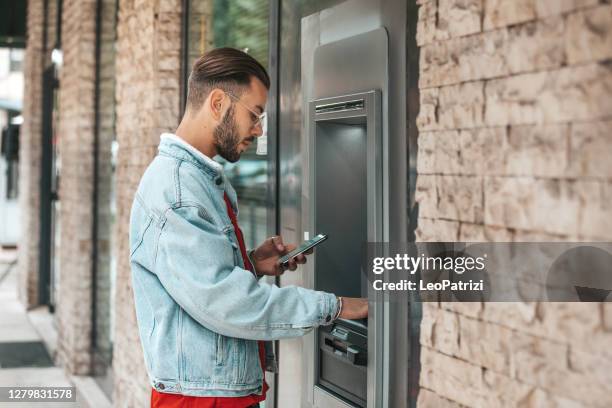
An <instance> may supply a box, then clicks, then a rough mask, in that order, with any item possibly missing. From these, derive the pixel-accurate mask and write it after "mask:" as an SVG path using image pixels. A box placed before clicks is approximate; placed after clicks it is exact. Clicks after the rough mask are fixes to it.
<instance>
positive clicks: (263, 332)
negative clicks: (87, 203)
mask: <svg viewBox="0 0 612 408" xmlns="http://www.w3.org/2000/svg"><path fill="white" fill-rule="evenodd" d="M224 191H225V192H226V193H227V195H228V197H229V199H230V203H231V205H232V207H233V209H234V212H236V214H237V213H238V208H237V205H236V193H235V191H234V189H233V188H232V187H231V185H230V183H229V182H228V180H227V178H226V177H225V176H224V174H223V171H222V167H221V165H220V164H219V163H217V162H215V161H213V160H212V159H210V158H207V157H206V156H204V155H202V154H201V153H200V152H198V151H196V150H195V149H194V148H193V147H191V146H189V145H187V144H186V142H184V141H182V140H181V139H178V137H177V136H175V135H162V139H161V142H160V145H159V153H158V155H157V156H156V157H155V159H154V160H153V161H152V162H151V164H150V165H149V167H148V168H147V170H146V171H145V173H144V175H143V176H142V179H141V181H140V184H139V186H138V190H137V191H136V195H135V198H134V202H133V204H132V210H131V215H130V264H131V271H132V284H133V290H134V301H135V307H136V316H137V319H138V330H139V334H140V340H141V344H142V347H143V350H144V358H145V363H146V367H147V372H148V375H149V378H150V381H151V385H152V386H153V387H154V388H155V389H157V390H158V391H161V392H169V393H180V394H184V395H193V396H243V395H249V394H261V392H262V382H263V371H262V367H261V364H260V361H259V354H258V344H257V340H277V339H281V338H288V337H297V336H302V335H304V334H306V333H307V332H308V331H310V330H311V329H312V328H314V327H316V326H319V325H326V324H330V323H331V322H332V320H333V317H332V316H334V315H335V313H336V311H337V307H338V305H337V302H336V297H335V296H334V295H333V294H330V293H325V292H319V291H314V290H310V289H305V288H301V287H297V286H286V287H282V288H280V287H278V286H276V285H271V284H268V283H265V282H262V281H259V280H258V279H257V278H256V277H255V276H254V275H253V274H252V273H251V272H249V271H248V270H246V269H244V263H243V260H242V256H241V254H240V248H239V246H238V241H237V239H236V234H235V232H234V228H233V226H232V222H231V220H230V218H229V216H228V214H227V208H226V205H225V202H224V199H223V193H224Z"/></svg>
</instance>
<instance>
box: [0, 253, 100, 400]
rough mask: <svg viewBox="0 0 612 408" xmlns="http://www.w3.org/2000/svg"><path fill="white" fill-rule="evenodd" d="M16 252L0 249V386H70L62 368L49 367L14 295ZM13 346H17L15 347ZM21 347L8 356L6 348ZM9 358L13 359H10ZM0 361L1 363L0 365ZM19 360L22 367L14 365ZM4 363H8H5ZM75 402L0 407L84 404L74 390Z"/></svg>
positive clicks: (40, 340)
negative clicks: (2, 351) (19, 351)
mask: <svg viewBox="0 0 612 408" xmlns="http://www.w3.org/2000/svg"><path fill="white" fill-rule="evenodd" d="M16 259H17V253H16V251H14V250H11V251H7V250H2V249H0V350H4V351H5V353H4V357H3V356H2V353H1V352H0V387H43V386H44V387H51V386H57V387H71V386H73V385H74V384H73V383H72V382H71V381H70V379H69V378H68V376H66V374H65V373H64V370H63V369H62V368H59V367H55V366H53V365H52V364H53V362H52V360H51V359H50V354H51V353H49V350H48V347H47V346H45V347H44V348H42V347H38V348H36V347H34V346H35V345H38V346H40V344H41V343H42V344H44V342H43V338H42V337H41V336H40V335H39V334H38V331H37V330H36V329H35V327H34V325H33V324H32V322H31V319H30V318H29V316H28V312H27V311H26V309H25V308H24V306H23V305H22V304H21V302H19V300H18V298H17V266H16ZM15 347H17V348H15ZM14 349H17V350H21V354H19V353H17V354H19V355H13V356H11V355H8V356H7V353H6V350H14ZM11 357H13V358H11ZM3 362H4V365H3ZM19 362H23V363H22V364H23V365H24V366H21V367H20V366H18V365H19ZM7 365H8V366H7ZM76 400H77V401H76V402H36V403H33V402H27V403H23V402H22V403H17V402H0V408H4V407H8V408H15V407H17V408H19V407H24V408H25V407H35V408H46V407H55V408H58V407H70V408H75V407H86V406H87V405H88V404H85V403H84V402H83V397H82V396H81V395H79V393H77V397H76Z"/></svg>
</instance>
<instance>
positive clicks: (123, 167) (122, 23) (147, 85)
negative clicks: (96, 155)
mask: <svg viewBox="0 0 612 408" xmlns="http://www.w3.org/2000/svg"><path fill="white" fill-rule="evenodd" d="M117 30H118V31H117V36H118V39H117V41H118V42H117V62H116V72H117V76H116V80H117V84H116V98H117V110H116V112H117V122H116V131H117V140H118V143H119V153H118V162H117V170H116V171H117V173H116V179H117V183H116V191H117V222H116V225H117V228H116V230H115V236H116V237H117V238H116V242H115V245H116V254H117V288H116V303H115V307H116V324H115V328H114V330H115V344H114V355H113V370H114V379H115V387H114V406H116V407H144V406H148V405H149V395H150V385H149V381H148V378H147V375H146V370H145V367H144V360H143V355H142V349H141V345H140V339H139V337H138V329H137V323H136V314H135V311H134V301H133V294H132V285H131V274H130V266H129V241H128V233H129V231H128V227H129V215H130V208H131V205H132V200H133V197H134V192H135V191H136V188H137V186H138V182H139V181H140V177H141V176H142V173H143V172H144V170H145V168H146V166H147V165H148V164H149V162H150V161H151V159H152V158H153V157H154V155H155V154H156V151H157V145H158V143H159V135H160V133H162V132H165V131H174V130H175V129H176V126H177V125H178V121H179V84H180V49H181V47H180V45H181V44H180V38H181V36H180V32H181V2H180V1H179V0H172V1H159V0H157V1H135V0H122V1H120V3H119V21H118V27H117Z"/></svg>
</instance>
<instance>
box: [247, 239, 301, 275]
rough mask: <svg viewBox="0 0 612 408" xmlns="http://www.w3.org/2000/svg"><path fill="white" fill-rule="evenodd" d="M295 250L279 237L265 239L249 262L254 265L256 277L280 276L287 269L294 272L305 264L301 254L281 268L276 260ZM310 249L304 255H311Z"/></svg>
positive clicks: (293, 246) (252, 254)
mask: <svg viewBox="0 0 612 408" xmlns="http://www.w3.org/2000/svg"><path fill="white" fill-rule="evenodd" d="M295 248H296V246H295V245H292V244H286V245H285V244H284V243H283V239H282V238H281V237H280V236H275V237H272V238H268V239H266V240H265V241H264V242H263V244H261V245H260V246H259V247H257V249H256V250H254V251H253V252H252V253H251V260H252V261H253V263H254V265H253V266H254V267H255V270H256V271H257V274H258V275H271V276H276V275H282V274H283V272H285V271H286V270H287V269H289V270H291V271H295V269H296V268H297V266H298V264H305V263H306V257H305V256H304V255H303V254H300V255H298V256H296V257H295V258H293V259H290V260H289V262H288V264H287V266H285V267H283V266H281V264H280V263H279V262H278V260H279V259H280V258H281V257H282V256H283V255H285V254H286V253H288V252H291V251H293V250H294V249H295ZM311 253H312V249H311V250H309V251H306V252H305V254H311Z"/></svg>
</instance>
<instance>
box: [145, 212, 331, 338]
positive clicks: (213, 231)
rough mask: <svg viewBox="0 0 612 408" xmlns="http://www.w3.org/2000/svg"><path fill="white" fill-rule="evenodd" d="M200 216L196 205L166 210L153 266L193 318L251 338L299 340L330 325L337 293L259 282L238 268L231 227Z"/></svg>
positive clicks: (174, 297) (226, 333)
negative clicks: (311, 330)
mask: <svg viewBox="0 0 612 408" xmlns="http://www.w3.org/2000/svg"><path fill="white" fill-rule="evenodd" d="M198 214H201V212H199V211H198V209H197V208H195V207H180V208H175V209H170V210H168V212H167V213H166V221H165V222H164V225H163V227H162V229H161V232H160V236H159V241H158V244H157V252H156V256H155V261H154V262H155V263H154V268H153V269H154V273H156V275H157V276H158V278H159V280H160V282H161V283H162V285H163V286H164V288H165V289H166V291H167V292H168V293H169V294H170V296H171V297H172V298H173V299H174V300H175V301H176V302H177V303H178V304H179V305H180V306H181V307H182V308H183V309H184V310H185V311H186V312H187V313H188V314H189V315H190V316H191V317H193V318H194V319H195V320H196V321H198V322H199V323H200V324H202V325H203V326H205V327H207V328H209V329H210V330H213V331H215V332H217V333H220V334H223V335H225V336H231V337H238V338H246V339H253V340H276V339H280V338H286V337H296V336H301V335H304V334H305V333H307V332H308V331H309V330H310V329H312V328H313V327H316V326H319V325H325V324H329V323H331V321H332V318H333V316H334V314H335V312H336V310H337V307H338V305H337V301H336V296H335V295H333V294H331V293H326V292H320V291H314V290H310V289H305V288H301V287H297V286H287V287H282V288H279V287H278V286H276V285H270V284H268V283H265V282H260V281H258V280H257V279H256V278H255V276H253V274H252V273H251V272H249V271H248V270H245V269H243V268H240V267H237V266H235V264H236V262H235V260H236V256H240V255H239V254H240V252H239V249H238V247H237V246H236V245H235V243H233V240H231V239H230V236H229V235H228V234H231V229H230V230H220V229H219V227H218V226H215V225H213V224H212V223H211V222H209V221H208V220H205V219H203V218H202V217H200V216H198Z"/></svg>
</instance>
